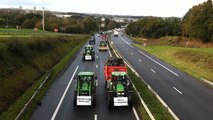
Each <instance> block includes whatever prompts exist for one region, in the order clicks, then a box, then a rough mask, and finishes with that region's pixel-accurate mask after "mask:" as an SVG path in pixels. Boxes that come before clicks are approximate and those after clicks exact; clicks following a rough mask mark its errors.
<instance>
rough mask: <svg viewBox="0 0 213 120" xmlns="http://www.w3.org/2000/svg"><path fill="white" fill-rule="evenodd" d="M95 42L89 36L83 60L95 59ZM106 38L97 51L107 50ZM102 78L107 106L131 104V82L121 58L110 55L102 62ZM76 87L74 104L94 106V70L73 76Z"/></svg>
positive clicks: (95, 82)
mask: <svg viewBox="0 0 213 120" xmlns="http://www.w3.org/2000/svg"><path fill="white" fill-rule="evenodd" d="M95 43H96V41H95V37H91V38H90V40H89V45H86V46H85V48H84V52H83V61H85V60H92V61H94V60H95V49H94V47H93V45H94V44H95ZM107 43H108V42H107V40H103V38H102V40H101V41H100V43H99V51H107V50H108V45H107ZM104 78H105V90H106V100H107V106H108V107H109V108H110V107H113V106H128V107H130V108H131V107H132V106H133V92H132V90H131V82H130V79H129V77H128V75H127V66H126V64H125V63H124V61H123V59H121V58H116V57H111V58H109V59H108V60H106V61H105V64H104ZM75 79H76V81H77V83H76V89H75V91H74V106H95V105H96V86H97V85H96V84H97V77H96V75H95V73H94V72H85V71H82V72H79V73H78V75H76V77H75Z"/></svg>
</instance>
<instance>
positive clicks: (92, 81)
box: [74, 72, 97, 106]
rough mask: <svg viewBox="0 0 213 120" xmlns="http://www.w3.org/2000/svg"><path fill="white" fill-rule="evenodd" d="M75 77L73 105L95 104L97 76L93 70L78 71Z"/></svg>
mask: <svg viewBox="0 0 213 120" xmlns="http://www.w3.org/2000/svg"><path fill="white" fill-rule="evenodd" d="M75 79H76V80H77V83H76V89H75V91H74V106H95V105H96V83H97V77H96V76H95V74H94V72H79V73H78V75H77V76H76V77H75Z"/></svg>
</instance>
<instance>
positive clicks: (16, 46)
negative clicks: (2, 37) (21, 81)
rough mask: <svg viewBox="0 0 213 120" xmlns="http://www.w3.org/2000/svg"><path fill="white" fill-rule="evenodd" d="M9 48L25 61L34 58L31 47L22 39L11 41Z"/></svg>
mask: <svg viewBox="0 0 213 120" xmlns="http://www.w3.org/2000/svg"><path fill="white" fill-rule="evenodd" d="M8 50H9V51H10V52H11V53H13V54H15V55H16V56H17V57H20V58H22V59H23V60H24V61H26V62H28V61H29V60H31V59H32V52H31V50H30V49H29V47H28V46H27V45H26V43H25V44H24V42H23V41H21V40H15V41H13V40H12V41H10V42H9V45H8Z"/></svg>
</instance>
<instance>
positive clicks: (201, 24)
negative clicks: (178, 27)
mask: <svg viewBox="0 0 213 120" xmlns="http://www.w3.org/2000/svg"><path fill="white" fill-rule="evenodd" d="M212 24H213V4H212V0H208V1H206V2H204V3H202V4H199V5H196V6H193V7H192V8H191V9H190V10H189V11H188V12H187V13H186V14H185V16H184V17H183V24H182V29H183V31H184V35H188V36H190V37H193V38H197V39H201V40H202V41H204V42H209V41H213V34H212V33H213V27H212Z"/></svg>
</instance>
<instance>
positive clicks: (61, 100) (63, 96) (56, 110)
mask: <svg viewBox="0 0 213 120" xmlns="http://www.w3.org/2000/svg"><path fill="white" fill-rule="evenodd" d="M78 67H79V66H77V67H76V68H75V71H74V73H73V75H72V77H71V79H70V81H69V83H68V84H67V87H66V89H65V91H64V93H63V95H62V97H61V99H60V101H59V103H58V105H57V107H56V109H55V112H54V113H53V116H52V118H51V120H55V117H56V115H57V113H58V110H59V108H60V107H61V104H62V102H63V100H64V98H65V95H66V94H67V91H68V89H69V87H70V85H71V83H72V80H73V78H74V76H75V73H76V72H77V70H78Z"/></svg>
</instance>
